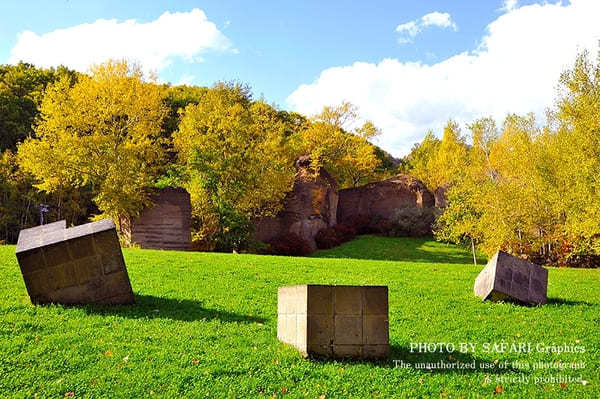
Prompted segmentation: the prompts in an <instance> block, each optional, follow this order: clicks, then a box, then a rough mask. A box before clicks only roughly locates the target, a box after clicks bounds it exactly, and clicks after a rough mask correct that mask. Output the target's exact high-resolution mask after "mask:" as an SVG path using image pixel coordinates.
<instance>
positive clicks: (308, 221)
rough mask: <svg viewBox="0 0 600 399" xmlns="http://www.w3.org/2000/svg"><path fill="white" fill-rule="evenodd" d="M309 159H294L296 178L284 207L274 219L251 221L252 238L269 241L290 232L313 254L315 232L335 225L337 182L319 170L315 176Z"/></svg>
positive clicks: (321, 169)
mask: <svg viewBox="0 0 600 399" xmlns="http://www.w3.org/2000/svg"><path fill="white" fill-rule="evenodd" d="M310 164H311V159H310V157H308V156H302V157H300V158H298V159H297V160H296V163H295V166H296V170H297V171H298V172H297V175H296V181H295V182H294V188H293V189H292V191H291V192H290V193H289V194H288V195H287V197H286V199H285V204H284V208H283V210H282V211H281V212H279V214H278V215H277V216H276V217H269V218H260V219H256V220H254V238H255V239H256V240H258V241H263V242H271V241H273V240H275V239H277V238H278V237H282V236H284V235H285V234H288V233H293V234H296V235H298V236H299V237H301V238H302V239H303V240H305V241H306V242H307V243H308V244H309V245H310V247H311V250H312V251H314V250H315V249H316V248H317V245H316V243H315V235H316V234H317V233H318V232H319V230H321V229H323V228H326V227H329V226H333V225H335V223H336V220H337V218H336V215H337V206H338V189H337V183H336V181H335V180H334V179H333V177H331V175H330V174H329V173H328V172H327V171H326V170H325V169H323V168H320V170H319V173H318V174H316V173H315V171H314V170H313V169H312V168H311V165H310Z"/></svg>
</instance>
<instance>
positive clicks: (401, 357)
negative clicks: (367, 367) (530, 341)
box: [311, 345, 527, 374]
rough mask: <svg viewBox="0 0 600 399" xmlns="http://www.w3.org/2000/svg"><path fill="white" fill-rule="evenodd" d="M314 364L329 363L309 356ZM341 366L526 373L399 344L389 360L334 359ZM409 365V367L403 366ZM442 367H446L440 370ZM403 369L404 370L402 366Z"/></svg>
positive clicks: (466, 355) (465, 355) (467, 355)
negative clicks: (411, 348)
mask: <svg viewBox="0 0 600 399" xmlns="http://www.w3.org/2000/svg"><path fill="white" fill-rule="evenodd" d="M311 360H312V361H314V362H316V363H322V364H325V363H329V362H332V361H333V360H332V359H330V358H324V357H311ZM335 361H337V362H340V363H343V364H371V365H373V366H379V367H383V368H392V369H394V368H398V369H401V368H404V369H408V370H417V371H421V372H423V373H432V374H470V373H479V372H484V373H486V374H503V373H509V372H512V373H514V372H519V373H527V370H522V369H517V368H514V367H512V366H511V365H510V364H509V365H508V366H507V367H504V368H500V363H499V362H495V360H489V359H483V358H479V357H477V356H473V355H472V354H470V353H460V352H454V353H447V352H444V353H439V352H436V353H418V352H411V350H410V348H409V347H407V346H401V345H390V357H389V359H365V360H358V359H335ZM407 365H410V367H406V366H407ZM442 365H444V366H446V367H442ZM403 366H404V367H403Z"/></svg>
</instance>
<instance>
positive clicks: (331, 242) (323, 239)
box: [315, 227, 342, 249]
mask: <svg viewBox="0 0 600 399" xmlns="http://www.w3.org/2000/svg"><path fill="white" fill-rule="evenodd" d="M315 242H316V243H317V248H319V249H329V248H333V247H337V246H338V245H340V244H341V243H342V242H341V241H340V240H339V238H338V236H337V233H336V231H335V230H334V229H333V228H332V227H327V228H325V229H321V230H319V231H318V232H317V235H315Z"/></svg>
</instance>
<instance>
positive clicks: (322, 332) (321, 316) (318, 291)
mask: <svg viewBox="0 0 600 399" xmlns="http://www.w3.org/2000/svg"><path fill="white" fill-rule="evenodd" d="M307 299H308V306H307V309H308V320H307V321H308V336H307V352H308V353H310V354H311V355H318V356H332V355H333V342H334V328H333V326H334V287H333V286H330V285H309V286H308V298H307Z"/></svg>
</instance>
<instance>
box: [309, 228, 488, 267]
mask: <svg viewBox="0 0 600 399" xmlns="http://www.w3.org/2000/svg"><path fill="white" fill-rule="evenodd" d="M312 257H315V258H349V259H369V260H388V261H404V262H419V263H449V264H467V265H469V264H470V265H472V264H473V256H472V255H471V253H470V252H469V251H467V250H465V249H463V248H460V247H457V246H455V245H451V244H445V243H439V242H435V241H434V239H433V238H432V237H428V238H409V237H383V236H374V235H363V236H359V237H357V238H356V239H354V240H353V241H350V242H347V243H344V244H342V245H340V246H339V247H335V248H332V249H328V250H320V251H317V252H315V253H314V254H313V255H312ZM477 262H478V264H480V265H481V266H485V264H486V260H485V259H484V258H483V257H481V256H478V257H477Z"/></svg>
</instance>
